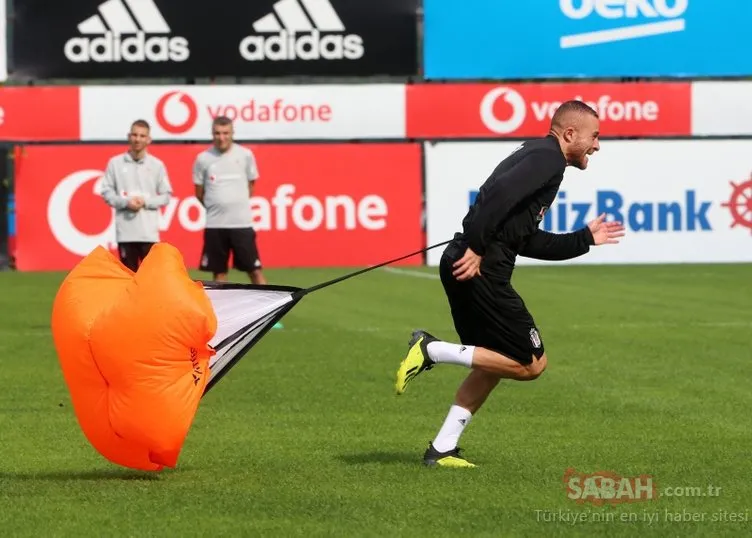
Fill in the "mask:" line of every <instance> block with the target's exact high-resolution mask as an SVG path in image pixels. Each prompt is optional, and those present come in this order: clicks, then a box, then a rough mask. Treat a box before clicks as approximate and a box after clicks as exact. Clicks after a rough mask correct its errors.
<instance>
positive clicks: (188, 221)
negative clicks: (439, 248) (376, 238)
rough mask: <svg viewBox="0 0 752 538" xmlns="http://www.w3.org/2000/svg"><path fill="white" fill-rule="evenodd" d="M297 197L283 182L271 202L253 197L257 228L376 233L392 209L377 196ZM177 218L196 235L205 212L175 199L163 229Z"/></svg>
mask: <svg viewBox="0 0 752 538" xmlns="http://www.w3.org/2000/svg"><path fill="white" fill-rule="evenodd" d="M294 195H295V185H290V184H287V183H283V184H282V185H279V186H278V187H277V190H276V191H275V193H274V196H272V197H271V198H269V199H267V198H263V197H261V196H253V197H252V198H251V199H250V202H249V203H250V206H251V211H252V214H253V222H252V224H253V226H254V228H255V229H256V230H260V231H268V230H279V231H284V230H287V229H289V228H294V229H297V230H302V231H304V232H312V231H315V230H320V229H324V230H329V231H335V230H356V229H359V228H360V229H364V230H372V231H374V230H382V229H384V228H385V227H386V218H387V216H388V214H389V210H388V207H387V203H386V201H385V200H384V199H383V198H382V197H381V196H379V195H377V194H369V195H366V196H364V197H362V198H360V199H357V200H356V199H354V198H353V197H351V196H349V195H347V194H336V195H330V196H324V197H318V196H313V195H309V194H304V195H299V196H294ZM176 216H177V219H178V223H179V224H180V226H182V227H183V228H185V229H186V230H188V231H192V232H193V231H199V230H202V229H203V227H204V222H205V218H206V213H205V210H204V207H203V206H202V205H201V204H200V203H199V201H198V200H197V199H196V198H195V197H193V196H190V197H188V198H185V199H183V200H178V199H177V198H173V199H172V200H170V203H169V204H168V205H167V206H166V207H165V208H164V211H163V212H162V213H161V218H160V229H161V230H162V231H166V230H167V229H169V228H170V226H172V223H173V220H174V218H175V217H176Z"/></svg>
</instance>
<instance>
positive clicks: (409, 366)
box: [395, 330, 438, 394]
mask: <svg viewBox="0 0 752 538" xmlns="http://www.w3.org/2000/svg"><path fill="white" fill-rule="evenodd" d="M437 340H438V338H435V337H433V336H431V335H430V334H428V333H427V332H425V331H421V330H417V331H413V334H412V337H411V338H410V342H408V344H407V356H406V357H405V358H404V359H403V360H402V363H401V364H400V367H399V370H397V382H396V384H395V388H396V389H397V394H402V393H403V392H405V388H406V387H407V384H408V383H409V382H410V381H412V380H413V378H415V376H417V375H418V374H419V373H421V372H422V371H423V370H430V369H431V368H433V366H434V364H436V363H435V362H433V361H432V360H431V358H430V357H429V356H428V344H430V343H431V342H435V341H437Z"/></svg>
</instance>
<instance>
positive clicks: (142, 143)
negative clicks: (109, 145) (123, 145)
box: [128, 125, 151, 153]
mask: <svg viewBox="0 0 752 538" xmlns="http://www.w3.org/2000/svg"><path fill="white" fill-rule="evenodd" d="M150 143H151V137H150V136H149V129H147V128H146V127H141V126H140V125H134V126H133V127H131V132H130V133H128V144H129V145H130V148H131V151H132V152H134V153H141V152H142V151H143V150H145V149H146V146H148V145H149V144H150Z"/></svg>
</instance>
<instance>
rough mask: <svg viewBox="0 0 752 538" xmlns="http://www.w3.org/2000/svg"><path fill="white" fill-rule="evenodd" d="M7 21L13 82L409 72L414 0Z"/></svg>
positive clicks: (116, 7) (158, 0) (28, 15)
mask: <svg viewBox="0 0 752 538" xmlns="http://www.w3.org/2000/svg"><path fill="white" fill-rule="evenodd" d="M12 24H13V41H12V44H13V49H12V50H13V54H12V70H11V75H12V76H22V77H35V78H55V77H57V78H80V79H96V78H99V79H103V78H134V77H137V78H144V77H157V78H163V77H220V76H238V77H239V76H244V77H268V76H288V75H312V76H315V75H328V76H368V75H395V76H400V75H415V74H417V71H418V68H417V64H418V52H417V51H418V47H417V39H418V38H417V0H359V1H358V2H352V1H350V0H254V1H247V0H223V1H221V2H213V3H211V4H207V3H206V2H204V1H201V0H76V1H75V2H50V1H49V0H14V17H13V19H12ZM40 36H43V37H44V39H41V38H40Z"/></svg>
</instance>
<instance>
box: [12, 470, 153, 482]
mask: <svg viewBox="0 0 752 538" xmlns="http://www.w3.org/2000/svg"><path fill="white" fill-rule="evenodd" d="M160 478H161V475H160V474H159V473H148V472H141V471H129V470H125V469H122V470H121V469H102V470H92V471H52V472H39V473H24V472H18V473H7V472H0V480H56V481H66V480H147V481H148V480H159V479H160Z"/></svg>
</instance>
